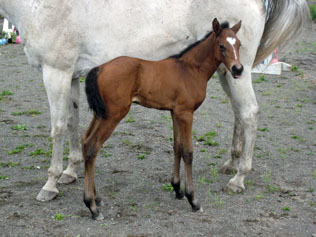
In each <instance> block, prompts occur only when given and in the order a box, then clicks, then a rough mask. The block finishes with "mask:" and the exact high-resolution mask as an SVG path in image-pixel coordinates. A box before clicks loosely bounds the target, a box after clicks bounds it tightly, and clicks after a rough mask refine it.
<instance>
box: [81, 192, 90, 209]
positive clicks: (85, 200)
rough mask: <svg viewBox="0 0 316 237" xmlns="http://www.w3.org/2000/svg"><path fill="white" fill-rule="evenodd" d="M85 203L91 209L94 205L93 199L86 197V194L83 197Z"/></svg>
mask: <svg viewBox="0 0 316 237" xmlns="http://www.w3.org/2000/svg"><path fill="white" fill-rule="evenodd" d="M83 202H84V203H85V204H86V206H87V207H88V208H89V209H90V208H91V204H92V197H88V196H86V194H84V195H83Z"/></svg>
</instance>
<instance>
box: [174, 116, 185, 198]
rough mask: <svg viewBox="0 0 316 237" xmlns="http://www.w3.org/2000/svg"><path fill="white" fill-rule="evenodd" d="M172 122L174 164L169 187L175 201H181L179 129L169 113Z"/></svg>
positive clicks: (182, 194)
mask: <svg viewBox="0 0 316 237" xmlns="http://www.w3.org/2000/svg"><path fill="white" fill-rule="evenodd" d="M171 116H172V121H173V140H174V141H173V152H174V163H173V177H172V179H171V185H172V187H173V190H174V191H175V193H176V198H177V199H182V198H183V197H184V193H183V191H182V190H181V181H180V163H181V144H180V136H179V128H178V124H177V121H176V119H175V118H174V114H173V113H172V112H171Z"/></svg>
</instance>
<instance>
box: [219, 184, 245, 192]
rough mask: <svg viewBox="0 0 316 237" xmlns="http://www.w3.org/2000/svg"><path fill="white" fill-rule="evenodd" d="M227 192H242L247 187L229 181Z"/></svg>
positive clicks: (225, 189)
mask: <svg viewBox="0 0 316 237" xmlns="http://www.w3.org/2000/svg"><path fill="white" fill-rule="evenodd" d="M224 191H225V192H228V193H229V192H233V193H241V192H243V191H245V187H243V186H239V185H236V184H234V183H232V182H229V183H228V184H227V186H226V187H225V188H224Z"/></svg>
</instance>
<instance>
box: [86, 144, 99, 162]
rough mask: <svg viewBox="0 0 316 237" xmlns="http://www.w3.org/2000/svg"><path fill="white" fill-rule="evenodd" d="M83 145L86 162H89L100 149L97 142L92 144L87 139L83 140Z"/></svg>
mask: <svg viewBox="0 0 316 237" xmlns="http://www.w3.org/2000/svg"><path fill="white" fill-rule="evenodd" d="M82 147H83V157H84V160H85V162H89V161H91V160H92V159H94V158H95V157H96V155H97V152H98V150H97V147H96V146H95V144H91V143H90V142H89V141H85V142H83V144H82Z"/></svg>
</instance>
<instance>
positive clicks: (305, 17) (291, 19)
mask: <svg viewBox="0 0 316 237" xmlns="http://www.w3.org/2000/svg"><path fill="white" fill-rule="evenodd" d="M266 1H268V2H269V7H268V10H267V16H268V19H267V22H266V25H265V29H264V32H263V35H262V39H261V42H260V45H259V47H258V51H257V55H256V58H255V62H254V65H253V66H256V65H257V64H259V63H260V62H261V61H263V60H264V59H265V58H266V57H267V56H269V55H270V54H271V53H272V52H273V50H274V49H276V48H277V47H279V46H280V45H281V44H282V43H287V42H288V41H289V40H291V39H293V38H294V37H295V36H296V35H298V33H300V29H302V28H301V27H304V26H306V25H307V24H308V23H309V24H310V23H311V17H310V12H309V7H308V4H307V2H306V0H282V1H280V0H266Z"/></svg>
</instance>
